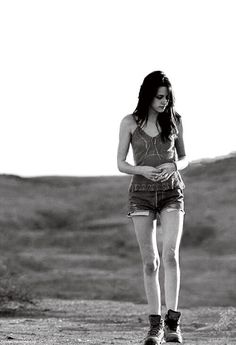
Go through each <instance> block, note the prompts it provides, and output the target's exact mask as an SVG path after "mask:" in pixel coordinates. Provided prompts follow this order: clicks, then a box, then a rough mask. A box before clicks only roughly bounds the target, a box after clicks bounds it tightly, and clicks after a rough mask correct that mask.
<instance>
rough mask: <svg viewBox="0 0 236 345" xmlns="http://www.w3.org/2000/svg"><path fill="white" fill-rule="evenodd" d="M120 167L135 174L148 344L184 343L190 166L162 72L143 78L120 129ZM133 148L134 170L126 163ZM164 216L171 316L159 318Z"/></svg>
mask: <svg viewBox="0 0 236 345" xmlns="http://www.w3.org/2000/svg"><path fill="white" fill-rule="evenodd" d="M119 138H120V139H119V147H118V155H117V163H118V169H119V170H120V171H121V172H123V173H126V174H131V175H133V176H132V179H131V182H130V186H129V213H128V216H129V217H131V219H132V221H133V224H134V229H135V233H136V237H137V240H138V244H139V248H140V252H141V257H142V262H143V271H144V286H145V291H146V296H147V301H148V306H149V322H150V329H149V331H148V334H147V336H146V338H145V342H144V344H145V345H150V344H152V345H154V344H160V343H161V342H162V340H163V339H165V341H166V342H179V343H181V342H182V336H181V331H180V326H179V324H180V315H181V313H180V312H179V311H178V297H179V287H180V269H179V245H180V240H181V235H182V228H183V219H184V200H183V199H184V196H183V189H184V187H185V186H184V183H183V180H182V178H181V176H180V173H179V170H182V169H184V168H185V167H186V166H187V165H188V161H187V159H186V155H185V149H184V142H183V127H182V121H181V117H180V115H179V114H177V113H176V112H175V110H174V97H173V92H172V87H171V83H170V81H169V79H168V78H167V77H166V75H165V74H164V73H163V72H161V71H155V72H152V73H150V74H149V75H147V76H146V77H145V78H144V81H143V83H142V85H141V88H140V92H139V100H138V104H137V107H136V109H135V111H134V113H133V114H131V115H127V116H125V117H124V118H123V119H122V121H121V125H120V135H119ZM130 144H131V145H132V148H133V155H134V161H135V166H133V165H131V164H129V163H128V162H127V161H126V158H127V154H128V151H129V147H130ZM157 214H158V216H159V217H160V222H161V227H162V231H163V250H162V260H163V265H164V271H165V282H164V287H165V302H166V308H167V314H166V315H165V320H164V321H163V320H162V318H161V293H160V284H159V266H160V258H159V254H158V249H157V243H156V229H155V228H154V226H153V221H154V220H155V219H156V217H157Z"/></svg>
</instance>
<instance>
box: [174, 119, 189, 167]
mask: <svg viewBox="0 0 236 345" xmlns="http://www.w3.org/2000/svg"><path fill="white" fill-rule="evenodd" d="M178 130H179V133H178V138H177V139H176V140H175V148H176V152H177V155H178V160H177V161H176V162H175V164H176V170H183V169H185V168H186V167H187V166H188V163H189V162H188V159H187V157H186V152H185V146H184V139H183V125H182V121H181V119H180V120H179V125H178Z"/></svg>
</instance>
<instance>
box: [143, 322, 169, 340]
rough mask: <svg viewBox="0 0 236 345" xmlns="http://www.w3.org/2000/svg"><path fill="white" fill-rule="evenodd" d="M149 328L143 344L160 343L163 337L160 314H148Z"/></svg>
mask: <svg viewBox="0 0 236 345" xmlns="http://www.w3.org/2000/svg"><path fill="white" fill-rule="evenodd" d="M149 322H150V329H149V331H148V334H147V336H146V338H145V339H144V345H160V344H161V343H162V340H163V338H164V329H163V327H164V324H163V320H162V319H161V316H160V315H149Z"/></svg>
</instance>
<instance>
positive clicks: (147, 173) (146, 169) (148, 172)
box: [140, 166, 162, 181]
mask: <svg viewBox="0 0 236 345" xmlns="http://www.w3.org/2000/svg"><path fill="white" fill-rule="evenodd" d="M161 172H162V169H157V168H154V167H151V166H141V167H140V175H143V176H144V177H146V178H148V179H149V180H152V181H155V180H156V179H157V178H158V177H159V175H160V173H161Z"/></svg>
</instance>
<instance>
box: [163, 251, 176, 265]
mask: <svg viewBox="0 0 236 345" xmlns="http://www.w3.org/2000/svg"><path fill="white" fill-rule="evenodd" d="M162 260H163V264H164V266H172V267H175V266H176V265H177V264H178V262H179V252H178V250H176V249H174V248H169V249H167V250H164V251H163V254H162Z"/></svg>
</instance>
